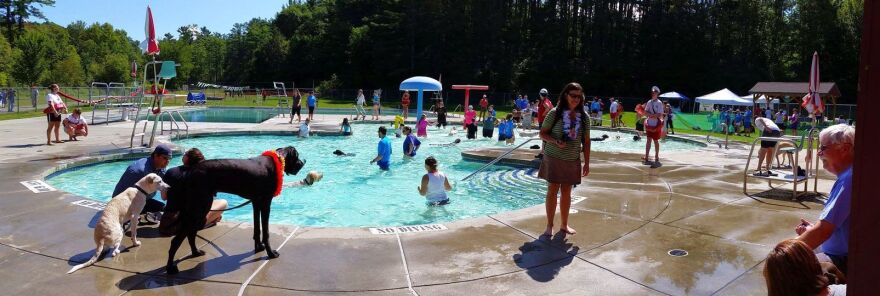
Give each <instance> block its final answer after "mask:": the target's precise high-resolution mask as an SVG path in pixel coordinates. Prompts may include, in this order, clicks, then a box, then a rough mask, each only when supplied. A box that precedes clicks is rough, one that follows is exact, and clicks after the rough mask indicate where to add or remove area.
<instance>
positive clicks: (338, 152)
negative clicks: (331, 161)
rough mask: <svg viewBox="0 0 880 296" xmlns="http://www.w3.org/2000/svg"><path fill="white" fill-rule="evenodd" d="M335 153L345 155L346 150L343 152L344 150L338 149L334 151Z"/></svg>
mask: <svg viewBox="0 0 880 296" xmlns="http://www.w3.org/2000/svg"><path fill="white" fill-rule="evenodd" d="M333 154H335V155H337V156H339V155H345V152H342V150H339V149H336V151H333Z"/></svg>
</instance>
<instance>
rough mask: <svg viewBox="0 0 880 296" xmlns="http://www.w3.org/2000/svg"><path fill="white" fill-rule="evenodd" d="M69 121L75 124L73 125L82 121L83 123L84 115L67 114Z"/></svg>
mask: <svg viewBox="0 0 880 296" xmlns="http://www.w3.org/2000/svg"><path fill="white" fill-rule="evenodd" d="M67 122H69V123H70V124H73V125H78V124H80V123H83V119H82V117H76V116H74V115H73V114H71V115H70V116H67Z"/></svg>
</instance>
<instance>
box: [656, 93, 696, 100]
mask: <svg viewBox="0 0 880 296" xmlns="http://www.w3.org/2000/svg"><path fill="white" fill-rule="evenodd" d="M660 97H661V98H664V99H678V100H682V101H687V100H690V99H691V98H688V97H687V96H685V95H683V94H680V93H677V92H674V91H671V92H668V93H664V94H661V95H660Z"/></svg>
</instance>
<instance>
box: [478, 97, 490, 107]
mask: <svg viewBox="0 0 880 296" xmlns="http://www.w3.org/2000/svg"><path fill="white" fill-rule="evenodd" d="M487 107H489V100H487V99H486V98H483V99H481V100H480V108H487Z"/></svg>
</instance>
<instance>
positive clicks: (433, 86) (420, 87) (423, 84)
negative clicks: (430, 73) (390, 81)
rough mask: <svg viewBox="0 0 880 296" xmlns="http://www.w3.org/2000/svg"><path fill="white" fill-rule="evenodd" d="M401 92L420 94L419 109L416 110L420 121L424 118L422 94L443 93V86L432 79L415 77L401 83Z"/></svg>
mask: <svg viewBox="0 0 880 296" xmlns="http://www.w3.org/2000/svg"><path fill="white" fill-rule="evenodd" d="M400 90H409V91H418V92H419V97H418V102H417V103H416V108H418V109H416V120H419V119H420V118H422V98H423V95H422V92H423V91H442V90H443V85H441V84H440V81H437V80H435V79H434V78H431V77H425V76H415V77H410V78H409V79H407V80H404V81H403V82H401V83H400Z"/></svg>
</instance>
